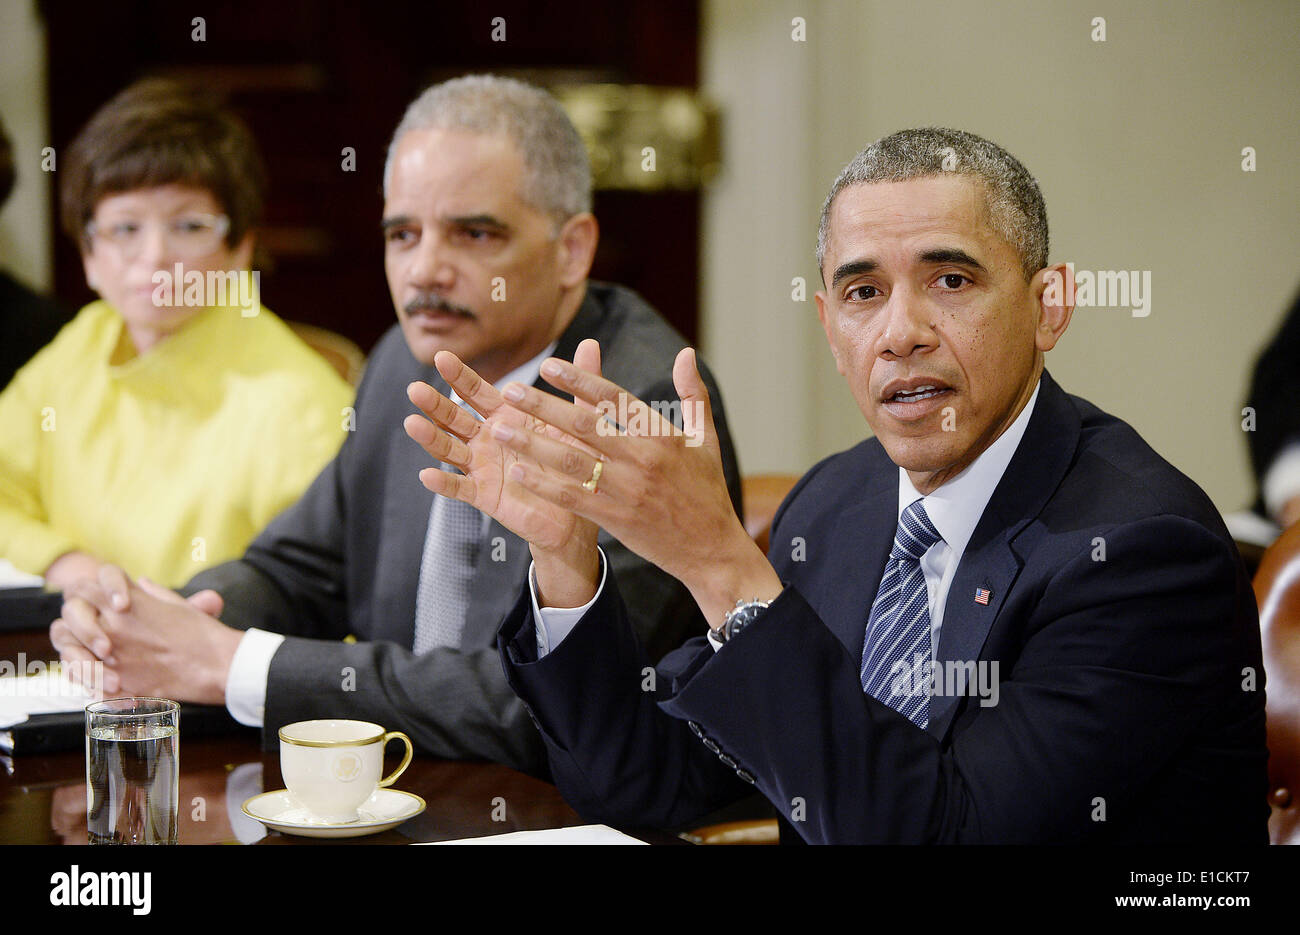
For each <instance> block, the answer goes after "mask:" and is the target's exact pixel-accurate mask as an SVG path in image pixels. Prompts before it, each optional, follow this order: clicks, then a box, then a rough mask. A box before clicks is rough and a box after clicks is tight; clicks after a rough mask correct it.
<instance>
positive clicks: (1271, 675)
mask: <svg viewBox="0 0 1300 935" xmlns="http://www.w3.org/2000/svg"><path fill="white" fill-rule="evenodd" d="M1254 584H1255V598H1256V600H1258V601H1259V628H1260V636H1261V637H1262V639H1263V646H1264V671H1265V673H1267V685H1266V690H1267V692H1268V706H1267V710H1266V717H1267V719H1268V789H1269V792H1268V801H1269V805H1270V806H1271V808H1272V814H1271V815H1270V816H1269V821H1268V836H1269V840H1270V841H1272V843H1274V844H1300V525H1297V526H1292V527H1291V528H1290V529H1288V530H1287V531H1286V532H1284V533H1283V534H1282V536H1281V537H1280V538H1279V539H1278V540H1277V541H1276V542H1274V543H1273V544H1272V545H1271V546H1269V547H1268V550H1267V551H1266V552H1265V553H1264V557H1263V559H1262V560H1261V561H1260V564H1259V570H1258V571H1257V572H1256V573H1255V580H1254Z"/></svg>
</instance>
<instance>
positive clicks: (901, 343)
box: [876, 286, 939, 357]
mask: <svg viewBox="0 0 1300 935" xmlns="http://www.w3.org/2000/svg"><path fill="white" fill-rule="evenodd" d="M880 314H881V316H882V324H881V329H880V336H879V338H878V339H877V346H876V352H877V354H879V355H880V356H882V357H884V356H890V357H909V356H911V355H912V354H914V353H917V352H921V351H926V350H932V349H934V348H935V347H938V345H939V336H938V334H937V333H936V332H935V330H934V324H933V318H934V316H933V313H932V311H931V309H930V307H929V303H927V302H926V301H925V300H924V298H923V297H922V296H920V295H917V294H916V293H915V292H914V291H912V290H911V289H910V288H909V287H907V286H900V287H898V288H896V289H895V290H894V292H893V293H892V294H891V295H890V296H889V301H888V302H887V303H886V304H885V307H884V308H883V309H881V312H880Z"/></svg>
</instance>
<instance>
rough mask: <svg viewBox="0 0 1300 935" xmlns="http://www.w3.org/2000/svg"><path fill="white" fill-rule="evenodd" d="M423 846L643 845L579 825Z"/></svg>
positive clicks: (600, 828)
mask: <svg viewBox="0 0 1300 935" xmlns="http://www.w3.org/2000/svg"><path fill="white" fill-rule="evenodd" d="M423 843H425V844H645V843H646V842H645V841H638V840H637V839H636V838H634V837H631V836H630V835H626V834H624V833H623V832H621V831H615V830H614V829H613V828H611V827H610V826H609V825H579V826H577V827H576V828H551V829H549V830H546V831H512V832H509V833H507V834H489V835H487V836H486V837H482V838H460V839H459V840H456V841H425V842H423Z"/></svg>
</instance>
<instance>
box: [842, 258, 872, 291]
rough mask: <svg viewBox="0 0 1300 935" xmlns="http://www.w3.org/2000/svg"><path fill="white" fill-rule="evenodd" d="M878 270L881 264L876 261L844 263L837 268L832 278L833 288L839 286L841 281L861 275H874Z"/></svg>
mask: <svg viewBox="0 0 1300 935" xmlns="http://www.w3.org/2000/svg"><path fill="white" fill-rule="evenodd" d="M878 269H880V264H879V263H877V262H876V261H875V260H853V261H852V262H850V263H842V264H841V265H839V266H837V267H835V273H834V275H832V276H831V288H834V287H835V286H837V285H839V282H840V280H841V279H847V278H848V277H850V276H857V275H859V274H861V273H874V272H875V271H876V270H878Z"/></svg>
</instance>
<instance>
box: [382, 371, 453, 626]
mask: <svg viewBox="0 0 1300 935" xmlns="http://www.w3.org/2000/svg"><path fill="white" fill-rule="evenodd" d="M411 379H412V380H416V379H418V380H424V381H425V382H426V383H429V384H430V385H431V386H433V387H434V388H435V389H436V390H437V391H438V392H440V393H443V394H446V393H447V392H448V387H447V384H446V382H445V381H444V380H443V379H442V378H441V377H439V376H438V374H437V371H435V370H434V369H433V368H432V367H430V368H427V369H424V370H423V372H421V373H419V374H417V375H414V376H412V378H411ZM410 410H411V411H412V412H414V411H415V407H414V406H410ZM387 463H388V468H387V477H385V478H384V479H383V483H384V484H385V485H386V486H387V488H388V489H387V495H386V496H385V497H384V498H383V511H382V514H381V516H380V517H379V522H380V535H379V555H378V558H379V560H378V562H377V563H376V567H375V587H374V593H375V595H376V599H375V619H374V620H373V622H372V626H373V631H374V632H373V635H372V636H371V637H370V639H376V640H391V641H392V642H394V643H397V644H399V645H401V646H404V647H406V648H408V649H409V648H410V647H411V646H412V644H413V642H414V639H415V594H416V591H417V590H418V589H419V586H420V563H421V561H422V560H423V558H424V538H425V536H426V535H427V534H428V531H429V510H430V509H431V507H432V506H433V494H432V493H430V492H429V490H428V489H427V488H426V487H425V486H424V485H423V484H421V483H420V478H419V473H420V471H421V470H422V469H423V468H427V467H431V466H432V460H431V459H430V457H429V455H428V454H427V453H426V452H425V451H424V449H423V448H421V447H420V446H419V445H417V444H416V443H415V442H413V441H411V439H410V438H409V437H408V436H407V434H406V432H405V431H404V430H403V429H402V425H401V422H400V420H398V421H395V423H394V432H393V434H392V436H391V438H390V440H389V447H388V462H387ZM362 522H365V518H364V517H363V518H362Z"/></svg>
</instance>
